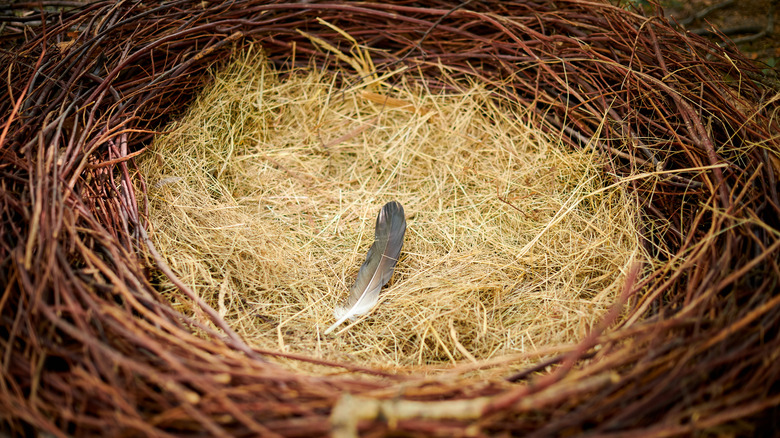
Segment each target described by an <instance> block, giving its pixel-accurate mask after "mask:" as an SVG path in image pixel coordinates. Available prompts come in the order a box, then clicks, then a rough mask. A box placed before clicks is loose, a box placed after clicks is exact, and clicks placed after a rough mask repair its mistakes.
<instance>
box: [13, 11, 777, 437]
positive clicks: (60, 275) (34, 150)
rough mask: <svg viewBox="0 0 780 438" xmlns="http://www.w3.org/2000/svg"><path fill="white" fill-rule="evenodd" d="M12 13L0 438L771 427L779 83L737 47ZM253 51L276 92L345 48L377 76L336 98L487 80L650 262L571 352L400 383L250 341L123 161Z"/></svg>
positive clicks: (552, 29)
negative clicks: (590, 174) (621, 213)
mask: <svg viewBox="0 0 780 438" xmlns="http://www.w3.org/2000/svg"><path fill="white" fill-rule="evenodd" d="M6 12H7V11H3V15H2V16H0V20H2V22H3V24H2V28H3V29H4V30H3V31H4V32H5V35H4V36H3V37H2V38H3V41H5V43H6V44H5V46H6V47H13V49H9V50H6V51H4V52H3V65H4V66H6V67H5V68H4V71H3V77H4V78H5V80H6V86H5V87H3V90H2V93H3V94H4V96H3V97H4V98H3V99H2V100H0V105H2V107H3V111H2V114H4V119H3V121H2V132H0V151H2V152H0V153H1V154H2V158H1V159H0V168H2V176H1V178H2V186H1V187H2V189H1V190H0V195H2V203H1V204H0V207H2V210H1V211H2V213H1V214H2V216H0V224H2V225H1V226H2V228H1V229H0V260H1V261H2V269H0V278H2V284H0V286H2V290H3V293H2V296H1V297H0V315H2V325H0V327H2V328H1V329H0V333H2V336H0V344H1V345H2V347H3V348H2V351H3V352H4V354H3V362H2V367H3V373H2V380H0V382H2V387H0V391H2V392H1V393H0V394H1V395H2V396H1V397H0V412H3V414H2V416H0V418H2V421H3V426H4V428H5V429H6V430H8V431H10V432H11V433H16V434H20V435H21V434H30V433H31V432H35V431H45V432H48V433H51V434H53V435H55V436H68V435H76V436H82V435H115V434H123V435H153V436H162V435H168V436H172V435H176V436H179V435H203V434H209V435H220V436H229V435H257V434H260V435H264V436H265V435H267V436H318V435H328V434H332V435H334V436H355V435H356V434H358V433H361V434H366V435H385V434H399V435H409V436H430V435H440V436H466V435H468V436H481V435H485V436H488V435H497V434H523V435H525V434H536V435H540V436H546V435H560V434H581V433H592V434H599V435H605V434H606V435H610V434H612V435H616V436H624V435H629V434H630V435H632V436H634V435H638V434H639V435H645V436H674V435H686V434H691V433H693V432H694V431H703V432H704V433H705V434H712V435H721V434H729V435H734V434H749V433H754V432H756V431H760V430H762V429H764V428H770V427H772V425H773V424H774V423H772V422H774V421H776V420H775V417H776V415H775V413H776V410H777V406H778V405H780V386H778V385H777V383H775V382H777V381H778V374H779V373H780V365H778V360H777V359H778V357H777V352H778V351H780V340H779V339H778V328H780V297H778V294H777V293H776V291H777V290H778V279H780V268H778V264H777V260H778V258H779V257H778V256H779V254H778V253H779V252H780V232H778V228H779V227H780V221H779V220H778V217H780V207H779V206H780V200H778V194H777V189H778V183H777V175H778V172H779V171H780V155H779V151H780V138H779V137H778V135H777V133H778V132H780V129H778V128H780V123H778V120H777V113H778V111H777V110H778V106H777V100H778V98H777V88H776V82H774V81H773V80H772V79H771V78H767V77H766V76H762V75H761V73H760V72H759V71H758V70H757V69H756V68H755V67H754V66H752V65H751V64H750V63H749V62H748V61H747V60H745V59H744V57H742V56H741V55H740V54H739V53H736V52H735V51H733V50H732V49H730V48H728V47H727V48H725V49H723V48H720V47H718V46H717V45H715V44H712V43H710V42H708V41H706V40H703V39H701V38H699V37H695V36H691V35H685V34H680V33H679V32H677V31H676V30H674V28H673V27H671V26H670V25H669V24H668V23H667V22H666V21H665V20H664V18H663V17H660V16H655V17H645V16H642V15H640V14H638V13H636V12H631V11H627V10H624V9H621V8H619V7H615V6H612V5H609V4H605V3H599V2H581V1H561V2H556V3H554V4H552V3H546V2H538V3H536V2H497V1H495V2H494V1H470V2H465V3H463V4H460V3H455V2H444V1H441V2H428V3H427V4H426V6H425V7H420V6H418V5H416V4H413V3H410V2H400V1H399V2H390V3H384V4H370V3H352V2H341V3H328V4H318V3H308V2H300V3H289V4H284V3H269V2H260V1H237V2H228V3H222V2H216V3H210V2H188V1H180V2H173V3H165V4H161V3H158V2H143V3H141V4H130V3H119V4H115V3H114V2H98V3H94V4H90V5H87V6H84V7H82V8H80V9H75V10H72V11H69V12H67V13H54V12H51V11H50V12H42V13H41V14H37V15H29V16H22V17H18V16H15V15H8V14H7V13H6ZM251 46H261V47H262V50H263V51H264V52H265V54H266V56H267V59H268V62H269V63H271V65H273V68H274V69H275V70H276V71H278V72H279V73H280V74H281V75H282V77H281V79H280V80H281V81H286V80H293V79H294V75H295V73H294V72H296V71H299V70H300V69H308V70H315V71H320V72H325V71H331V72H335V73H339V72H342V73H343V72H344V71H345V70H348V69H352V70H356V68H355V66H356V65H355V62H354V61H355V59H360V56H359V54H358V53H357V52H356V51H360V53H364V54H367V56H369V57H370V59H369V60H368V61H366V63H365V64H364V65H370V66H372V70H373V71H366V72H364V73H365V74H363V75H362V77H361V75H358V74H351V75H349V74H340V75H337V76H334V77H335V78H336V79H335V80H334V81H335V82H334V83H336V85H338V86H344V87H347V88H349V87H354V86H355V84H360V83H365V82H366V80H367V77H368V76H370V77H382V75H385V77H382V80H383V81H386V82H387V83H388V84H390V86H391V88H392V87H395V88H394V89H395V90H396V91H398V90H403V89H404V86H405V84H406V83H407V82H409V83H416V84H417V85H416V86H417V87H418V88H419V89H425V90H430V91H431V92H432V93H434V94H435V93H441V94H449V95H454V94H455V93H464V92H467V91H469V90H474V88H473V87H474V84H479V86H480V87H482V88H480V90H482V91H480V92H479V93H476V94H481V95H483V96H484V99H483V100H482V102H487V103H486V105H489V103H490V102H492V104H493V105H496V106H497V107H500V108H502V109H503V110H504V114H505V115H507V117H511V118H515V119H516V120H517V121H518V122H521V123H522V124H523V126H528V127H533V129H536V130H539V131H541V132H542V133H544V135H545V136H547V138H549V139H555V140H556V141H558V142H560V143H561V144H562V145H563V146H562V147H565V148H568V150H569V151H570V152H569V153H570V154H575V155H576V154H579V155H583V156H589V157H591V158H590V159H592V160H593V161H594V163H597V167H598V168H599V171H600V172H601V173H600V175H603V178H600V179H599V180H598V181H597V182H598V184H599V185H600V186H601V187H600V188H598V187H594V188H592V189H591V190H592V191H599V190H601V189H605V188H609V187H618V186H619V187H621V188H622V190H624V191H625V196H626V197H627V199H629V200H631V202H633V203H634V204H635V207H636V209H637V210H636V211H637V212H638V213H637V216H636V218H635V221H634V222H632V223H635V224H636V226H637V231H638V234H639V235H640V236H641V241H640V243H641V245H642V247H643V248H642V249H643V253H644V254H647V255H648V257H647V258H648V259H649V258H652V259H654V260H656V261H657V262H655V263H654V264H647V263H646V264H644V265H641V264H638V263H637V264H626V265H624V271H625V272H624V274H625V275H624V276H623V278H622V279H621V281H620V287H619V288H618V290H616V291H615V292H614V293H613V294H612V295H610V296H609V303H608V305H607V306H606V307H605V308H604V309H603V312H602V313H600V314H599V315H598V317H597V318H595V319H594V320H593V322H592V323H589V324H587V325H586V330H585V331H584V332H583V333H579V334H578V336H577V341H576V343H573V344H564V345H558V346H552V347H550V348H547V349H544V348H542V349H537V350H533V352H532V353H520V354H499V355H495V356H490V357H488V356H489V355H485V357H479V358H475V360H474V361H460V360H457V359H460V358H453V360H454V361H455V362H457V363H456V364H455V365H451V366H447V367H444V366H443V365H442V364H439V363H437V364H434V365H427V366H426V365H424V364H423V366H419V365H418V366H417V367H416V368H404V369H400V368H396V367H389V368H388V367H384V368H381V367H380V366H378V365H377V364H372V363H368V364H366V363H357V362H355V361H350V360H347V359H346V358H335V359H333V358H323V357H321V356H317V355H316V354H314V353H311V352H308V350H307V349H301V351H296V352H290V351H287V350H284V349H281V348H272V347H270V346H269V347H262V348H260V347H258V346H257V345H253V344H250V343H247V342H246V340H245V337H244V336H242V335H239V334H238V333H236V331H235V330H234V327H235V326H233V327H231V325H230V324H228V322H226V320H225V318H224V317H223V316H225V314H224V312H222V314H221V313H220V312H219V311H218V310H217V309H215V308H214V306H212V305H209V302H208V301H209V299H208V297H206V298H205V299H204V297H203V296H201V294H199V293H197V292H196V291H194V290H193V288H192V287H190V286H191V285H190V284H188V283H187V282H185V281H182V279H181V277H180V275H179V274H180V272H177V271H180V270H181V268H180V267H178V266H177V267H176V269H175V270H174V269H172V268H171V265H172V263H171V259H170V258H169V257H168V258H167V257H166V255H165V254H161V253H160V251H159V249H160V248H158V246H161V241H160V240H155V239H157V235H156V234H155V233H154V227H151V226H150V223H149V218H150V217H151V215H152V212H151V210H150V206H149V202H150V196H151V195H152V194H154V192H155V190H159V189H165V188H166V187H165V186H164V185H163V186H160V187H157V188H155V187H154V186H152V185H150V184H147V182H148V181H147V178H146V177H145V175H148V172H146V171H145V172H141V170H142V167H141V166H143V165H144V164H145V163H149V161H148V160H151V161H152V162H153V161H154V160H155V157H156V155H155V154H159V153H161V152H172V151H173V146H171V145H165V144H164V143H163V144H162V145H160V144H158V145H157V146H155V148H154V150H153V151H149V150H148V149H149V148H150V146H151V145H152V139H153V138H154V137H155V135H156V134H158V131H160V130H162V129H163V128H164V127H165V126H166V123H167V122H169V121H171V120H181V118H182V117H183V115H184V114H183V112H182V108H185V107H186V105H187V104H188V103H190V102H191V101H192V99H193V97H194V94H195V93H196V92H197V91H198V90H200V89H202V88H203V87H204V86H205V85H207V84H208V83H210V82H213V81H214V79H213V78H214V76H213V75H211V74H209V71H210V68H211V67H214V66H218V65H224V64H225V62H227V61H228V60H230V59H231V58H232V57H233V55H235V54H236V53H242V51H243V50H246V49H247V47H251ZM339 54H340V55H339ZM345 54H349V56H347V55H345ZM220 63H221V64H220ZM403 69H407V70H408V71H402V70H403ZM285 75H286V76H285ZM367 75H368V76H367ZM384 91H387V90H384ZM473 94H474V93H472V95H473ZM395 98H398V95H396V96H395ZM504 104H511V108H524V109H526V110H525V111H522V112H520V111H510V110H506V108H509V107H510V106H502V105H504ZM444 152H446V151H444ZM586 153H587V154H590V155H586ZM271 158H273V157H271ZM594 166H596V165H595V164H594ZM275 167H276V168H277V170H279V169H282V171H283V172H289V171H294V169H289V168H288V167H287V166H284V163H277V165H275ZM286 168H287V169H288V170H284V169H286ZM507 175H508V177H507V181H508V182H512V181H515V180H516V179H515V178H514V176H516V177H517V178H521V176H522V175H521V173H520V171H516V172H509V173H507ZM517 180H519V179H517ZM150 182H151V183H152V184H157V183H159V181H150ZM169 188H170V187H169ZM508 195H509V193H508V192H507V193H505V194H504V197H503V199H505V200H506V199H508V198H507V196H508ZM499 198H502V194H501V193H498V194H496V196H495V199H494V200H493V202H495V203H496V204H497V205H498V204H506V203H504V202H502V201H501V200H500V199H499ZM152 199H156V198H152ZM152 202H154V200H153V201H152ZM510 203H511V202H510ZM375 208H376V207H375ZM375 208H374V209H372V210H371V211H369V210H366V211H363V212H361V214H363V215H364V216H365V217H361V218H358V219H360V220H359V221H357V222H355V223H360V222H365V220H364V219H365V218H366V217H368V218H370V216H371V215H373V214H375ZM506 208H509V207H506ZM548 220H549V221H551V220H552V218H548ZM549 221H548V223H549ZM368 222H369V224H370V223H371V221H370V219H369V220H368ZM150 235H151V237H150ZM348 246H349V245H348ZM356 246H359V245H352V247H351V248H349V250H351V251H354V252H360V250H361V249H356ZM345 266H346V265H345ZM642 266H644V269H642ZM344 269H347V268H344ZM165 285H169V286H168V287H165ZM604 289H606V288H604ZM170 294H176V296H177V297H178V298H177V299H179V300H180V301H181V302H182V303H184V304H183V307H182V308H178V307H176V306H175V305H173V304H172V300H171V297H170V296H169V295H170ZM355 328H357V327H355ZM529 360H530V361H532V363H529ZM445 362H446V361H445ZM294 364H309V365H310V366H312V367H316V369H317V372H316V373H314V372H309V371H306V370H304V368H303V367H297V368H296V366H295V365H294ZM485 370H490V373H489V374H485V373H484V371H485Z"/></svg>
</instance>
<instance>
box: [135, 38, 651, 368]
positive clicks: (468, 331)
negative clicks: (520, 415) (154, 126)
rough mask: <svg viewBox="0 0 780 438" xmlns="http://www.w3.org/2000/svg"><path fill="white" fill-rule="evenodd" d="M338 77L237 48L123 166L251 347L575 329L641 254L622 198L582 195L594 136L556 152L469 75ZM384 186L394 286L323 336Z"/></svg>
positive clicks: (347, 352)
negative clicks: (438, 81) (398, 225)
mask: <svg viewBox="0 0 780 438" xmlns="http://www.w3.org/2000/svg"><path fill="white" fill-rule="evenodd" d="M443 75H444V76H446V72H443ZM344 78H346V79H354V75H352V76H350V75H349V72H345V71H340V72H339V73H338V74H334V73H333V72H329V71H324V70H320V69H316V68H309V69H301V70H298V71H296V72H294V73H292V74H290V75H289V76H287V77H285V78H284V79H280V78H279V77H278V74H277V72H276V71H274V69H273V68H272V67H270V66H269V64H268V63H266V62H265V61H264V59H263V57H262V55H261V54H260V53H259V52H258V50H257V49H254V50H251V49H250V50H248V51H245V52H244V53H243V54H241V55H240V57H239V58H237V59H236V60H235V61H234V62H232V63H231V64H230V65H229V66H228V67H226V68H224V69H223V70H222V71H220V72H219V73H218V74H217V75H216V79H215V81H214V84H213V85H212V86H211V87H210V88H209V89H207V90H205V91H204V92H203V93H202V94H201V96H200V97H199V98H198V100H197V102H196V103H195V104H194V105H193V106H192V108H190V110H189V111H188V113H187V115H186V116H185V117H183V118H182V119H181V120H180V121H178V122H176V123H174V124H173V126H171V127H170V129H171V132H170V133H168V134H167V135H164V136H161V137H158V139H157V140H156V142H155V147H154V150H155V153H154V154H149V155H147V157H148V159H146V160H145V161H144V162H143V164H142V165H141V171H142V173H144V174H145V176H146V177H147V178H148V180H149V181H150V183H151V184H152V185H153V187H152V189H150V191H149V196H150V198H151V200H152V202H151V217H150V222H151V223H152V224H154V231H153V233H152V237H153V240H154V242H155V245H156V246H157V248H158V249H159V250H160V252H161V253H163V254H164V255H165V256H166V257H167V259H168V263H169V264H170V266H171V267H172V268H173V269H174V270H175V271H176V272H178V273H179V275H180V278H181V279H182V280H183V281H184V282H185V283H186V284H187V285H189V286H190V287H191V288H192V289H193V290H195V291H196V292H197V293H198V294H199V295H200V296H201V297H202V298H204V299H205V300H206V301H207V302H208V303H210V304H211V305H212V307H214V308H215V309H219V312H220V314H221V315H222V316H224V317H225V319H226V320H227V321H228V322H229V324H230V325H231V327H232V328H233V329H234V330H236V332H238V333H239V334H240V335H241V336H242V337H243V338H244V339H246V340H247V341H248V342H249V343H250V344H254V345H255V346H258V347H259V348H262V349H267V350H277V351H282V352H293V353H303V354H306V355H310V356H313V357H317V358H324V359H327V360H338V361H344V360H346V361H358V362H363V363H366V364H370V365H372V366H384V367H392V368H396V367H401V366H408V365H427V364H444V363H448V362H449V363H456V362H459V361H463V360H470V361H475V360H480V359H487V358H493V357H497V356H503V355H507V354H515V353H529V352H534V351H536V350H537V349H539V348H542V347H551V346H557V345H562V344H573V343H575V342H576V341H578V340H579V339H581V338H583V337H584V336H585V335H586V333H587V332H588V331H589V330H590V329H591V328H592V327H593V326H595V325H596V324H597V323H598V322H599V320H600V318H601V317H602V316H603V314H604V313H605V312H606V311H607V310H608V308H609V307H610V305H611V304H612V303H613V301H614V298H615V296H616V294H617V292H618V291H619V290H620V288H621V287H622V281H623V279H624V277H625V273H626V272H627V270H628V265H629V264H630V263H631V261H632V260H642V261H648V260H649V257H648V256H647V255H646V254H644V253H643V250H642V249H641V245H640V242H639V239H638V237H639V233H638V232H637V230H636V226H635V221H636V218H637V214H638V212H637V206H636V202H635V201H634V200H633V199H632V198H631V197H630V196H628V195H627V194H626V193H625V192H624V191H623V190H622V188H621V187H619V186H618V187H612V188H610V189H609V190H606V191H605V190H599V189H601V188H603V187H604V186H605V185H607V184H608V182H609V176H608V175H606V174H605V173H604V171H603V169H602V168H601V166H599V164H598V163H599V162H600V161H602V160H601V159H600V158H599V157H594V153H595V152H594V151H593V149H584V150H579V151H574V152H572V151H570V150H566V148H565V147H564V146H562V145H561V144H560V143H559V142H557V141H556V139H554V138H550V137H549V136H548V135H545V134H544V133H542V132H541V131H539V130H538V129H534V128H532V127H530V126H528V125H526V124H524V123H522V122H521V121H520V120H522V119H523V117H519V116H518V114H516V113H517V112H520V111H523V108H518V107H517V105H511V104H508V103H505V104H503V105H502V104H501V103H498V101H497V100H496V99H495V96H493V97H491V96H490V93H489V92H488V91H487V90H486V89H485V88H484V87H483V86H481V85H480V84H478V83H473V84H472V85H471V87H470V88H468V89H467V90H464V92H463V93H449V94H445V93H442V92H438V93H432V92H431V91H430V90H426V89H422V88H421V87H420V86H419V85H416V84H417V82H414V83H412V82H406V81H403V80H402V81H401V82H400V85H398V86H396V87H392V88H391V87H387V86H386V85H381V84H380V83H378V82H373V81H371V82H372V83H371V84H370V85H368V86H353V87H349V86H348V85H347V84H346V82H348V80H342V79H344ZM382 96H387V97H389V98H390V99H392V100H389V103H390V104H388V103H387V102H384V101H383V100H382V99H381V97H382ZM594 192H595V193H594ZM393 199H396V200H399V201H400V202H401V203H402V204H403V205H404V206H405V209H406V214H407V220H408V231H407V234H406V239H405V244H404V249H403V252H402V256H401V260H400V262H399V264H398V266H397V268H396V273H395V275H394V278H393V281H392V282H391V284H390V286H389V287H388V288H386V289H385V291H384V292H383V293H382V295H381V299H380V304H379V305H378V306H377V307H375V308H374V310H373V311H372V312H371V313H370V314H369V315H367V316H366V317H363V318H361V319H360V320H358V321H357V322H356V323H354V324H351V325H349V326H347V325H344V326H342V327H341V328H340V330H339V331H337V332H336V335H335V336H333V337H323V336H322V335H321V332H322V331H323V330H324V328H326V327H327V326H328V325H330V324H331V323H332V322H333V314H332V311H333V307H334V305H335V304H336V303H337V302H339V301H341V300H343V299H344V297H345V296H346V293H347V289H348V287H349V285H350V284H351V283H352V282H353V281H354V278H355V275H356V272H357V269H358V267H359V266H360V264H361V263H362V261H363V258H364V257H365V252H366V250H367V248H368V246H369V245H370V244H371V242H372V241H373V227H374V218H375V217H376V214H377V212H378V209H379V207H380V206H381V205H382V204H383V203H385V202H387V201H389V200H393ZM163 285H164V288H165V289H167V290H168V291H169V295H170V299H171V300H172V301H173V303H174V306H175V307H176V308H177V309H178V310H181V311H184V312H198V310H197V309H196V308H194V307H193V303H192V302H191V301H190V300H187V299H182V297H181V296H180V295H179V293H178V292H177V289H176V288H175V287H174V286H173V285H172V284H171V283H170V282H168V281H163ZM204 319H205V318H204ZM294 365H295V366H296V367H300V366H301V364H300V363H298V362H294ZM520 365H523V363H522V362H521V364H520Z"/></svg>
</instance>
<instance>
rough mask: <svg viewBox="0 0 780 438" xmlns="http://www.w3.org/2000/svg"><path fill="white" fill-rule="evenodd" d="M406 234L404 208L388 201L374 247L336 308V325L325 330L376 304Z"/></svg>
mask: <svg viewBox="0 0 780 438" xmlns="http://www.w3.org/2000/svg"><path fill="white" fill-rule="evenodd" d="M405 232H406V218H405V217H404V208H403V206H402V205H401V204H400V203H399V202H397V201H391V202H388V203H387V204H385V205H384V207H382V209H381V210H379V215H377V217H376V229H375V231H374V244H373V245H371V248H369V250H368V254H366V261H365V262H363V266H361V267H360V270H359V271H358V274H357V279H356V280H355V284H353V285H352V287H351V288H349V297H347V301H346V302H344V303H343V304H341V305H339V306H336V309H335V311H334V314H335V316H336V319H337V321H336V323H335V324H333V325H332V326H330V327H329V328H328V329H327V330H325V334H326V335H327V334H328V333H330V332H332V331H333V330H334V329H335V328H336V327H338V326H339V325H341V324H342V323H343V322H344V321H346V320H347V319H355V318H357V317H358V316H360V315H363V314H364V313H367V312H368V311H369V310H371V308H373V307H374V305H376V303H377V301H379V291H380V290H381V289H382V286H384V285H385V284H387V282H388V281H390V277H392V276H393V268H395V264H396V263H397V262H398V257H399V256H400V255H401V246H403V243H404V233H405Z"/></svg>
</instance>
